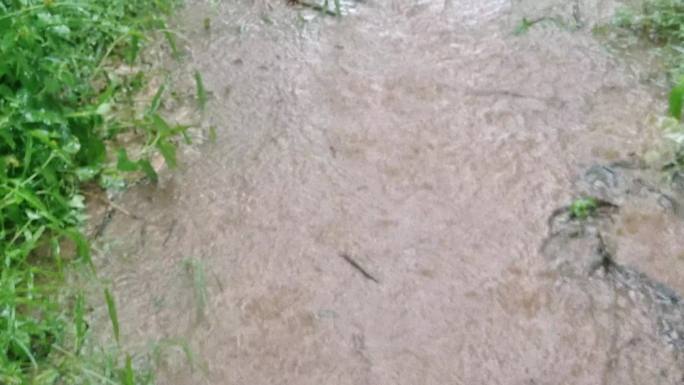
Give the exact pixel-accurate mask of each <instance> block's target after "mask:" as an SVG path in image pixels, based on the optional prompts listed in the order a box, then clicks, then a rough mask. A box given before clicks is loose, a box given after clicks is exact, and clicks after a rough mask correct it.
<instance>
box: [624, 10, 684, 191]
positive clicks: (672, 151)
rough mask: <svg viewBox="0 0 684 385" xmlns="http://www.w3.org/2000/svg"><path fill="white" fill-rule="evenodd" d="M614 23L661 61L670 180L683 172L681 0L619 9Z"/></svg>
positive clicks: (683, 18)
mask: <svg viewBox="0 0 684 385" xmlns="http://www.w3.org/2000/svg"><path fill="white" fill-rule="evenodd" d="M615 24H616V25H617V26H618V27H620V28H622V29H623V30H627V31H629V32H631V33H632V34H633V35H634V36H636V37H639V38H641V39H642V40H647V41H649V42H650V43H651V44H652V45H653V47H654V49H657V50H658V53H659V54H660V56H661V57H662V58H663V62H664V63H665V66H666V71H667V72H668V77H669V79H670V83H671V85H672V88H671V91H670V94H669V97H668V115H669V119H667V120H665V122H664V124H663V126H664V127H665V131H666V132H665V138H666V139H667V142H668V143H667V146H666V147H667V149H666V150H663V151H664V153H665V154H663V155H664V156H665V158H666V159H665V161H664V166H663V169H664V170H665V171H666V172H668V175H669V176H670V177H672V176H673V175H674V174H675V173H682V172H684V124H683V122H682V107H684V0H646V1H643V2H641V3H640V5H639V6H637V7H631V8H629V7H626V8H623V9H621V10H620V11H619V12H618V14H617V15H616V17H615Z"/></svg>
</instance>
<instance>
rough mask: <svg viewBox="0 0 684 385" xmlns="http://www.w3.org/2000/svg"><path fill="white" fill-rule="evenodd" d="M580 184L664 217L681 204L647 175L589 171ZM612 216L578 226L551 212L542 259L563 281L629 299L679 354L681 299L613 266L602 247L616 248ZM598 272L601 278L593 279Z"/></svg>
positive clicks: (683, 321) (563, 213)
mask: <svg viewBox="0 0 684 385" xmlns="http://www.w3.org/2000/svg"><path fill="white" fill-rule="evenodd" d="M580 184H581V185H582V186H584V187H585V189H586V190H585V193H587V194H589V195H590V196H600V197H601V198H603V199H611V200H613V201H615V202H620V203H621V204H634V202H639V204H641V205H644V204H645V205H646V206H647V207H651V208H655V209H657V208H658V207H659V208H662V209H664V210H665V211H666V213H669V214H678V212H679V207H680V204H679V199H681V198H680V197H677V198H675V197H674V195H670V194H671V192H669V191H667V190H666V189H665V188H661V187H659V185H658V184H657V182H654V179H653V177H652V175H649V173H648V171H647V170H643V169H640V168H626V167H621V166H613V167H607V166H593V167H591V168H590V169H589V170H588V171H587V172H586V173H585V174H584V176H583V178H582V180H581V181H580ZM678 198H679V199H678ZM613 213H616V211H615V212H613ZM613 213H610V212H603V213H601V212H597V213H596V215H594V216H593V217H590V218H587V219H585V220H578V219H573V218H572V215H571V214H570V213H569V210H568V209H559V210H556V211H555V212H554V213H553V214H552V216H551V218H550V219H549V236H548V238H547V239H546V240H545V242H544V244H543V246H542V253H543V255H545V256H546V257H547V258H548V259H549V261H550V262H551V266H552V268H553V269H555V270H557V271H558V272H560V274H561V275H562V276H564V277H566V278H571V279H574V280H576V281H577V282H578V283H582V284H583V285H588V286H591V284H590V281H591V280H592V279H594V278H596V279H598V280H600V281H605V282H607V283H609V284H610V287H613V288H614V289H615V290H616V292H619V291H626V292H627V293H629V294H630V298H631V299H632V302H633V303H635V305H636V306H639V307H642V308H643V309H644V311H645V312H646V313H647V314H649V316H650V317H651V318H652V319H653V324H654V326H655V329H656V330H657V334H658V335H659V336H660V337H661V338H662V339H664V340H665V341H666V342H667V344H668V345H669V346H671V347H673V348H674V349H676V350H678V351H684V304H683V303H682V300H681V297H680V295H679V294H678V293H677V292H676V291H675V290H673V289H672V288H670V287H668V286H667V285H665V284H663V283H662V282H659V281H658V280H657V279H653V278H651V277H649V276H648V275H646V274H644V273H642V272H640V271H639V270H637V269H635V268H633V267H630V266H626V265H622V264H620V261H616V260H615V258H614V255H615V253H614V252H611V251H609V250H608V246H607V245H608V244H613V243H616V241H615V240H613V239H609V237H610V235H611V234H613V233H614V232H613V231H612V227H614V226H615V223H616V222H615V218H613V216H612V214H613ZM597 271H602V272H603V273H604V274H600V275H599V274H594V273H596V272H597Z"/></svg>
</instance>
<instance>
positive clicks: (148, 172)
mask: <svg viewBox="0 0 684 385" xmlns="http://www.w3.org/2000/svg"><path fill="white" fill-rule="evenodd" d="M138 166H140V169H141V170H142V172H144V173H145V176H147V178H149V180H150V182H152V183H157V181H158V179H159V178H158V176H157V172H156V171H154V168H153V167H152V165H151V164H150V161H148V160H147V159H140V160H139V161H138Z"/></svg>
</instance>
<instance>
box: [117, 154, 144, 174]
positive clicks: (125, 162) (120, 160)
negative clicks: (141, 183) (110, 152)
mask: <svg viewBox="0 0 684 385" xmlns="http://www.w3.org/2000/svg"><path fill="white" fill-rule="evenodd" d="M116 168H117V169H118V170H119V171H124V172H132V171H138V170H139V169H140V167H139V166H138V163H136V162H133V161H132V160H130V159H128V154H126V149H125V148H121V149H119V153H118V157H117V162H116Z"/></svg>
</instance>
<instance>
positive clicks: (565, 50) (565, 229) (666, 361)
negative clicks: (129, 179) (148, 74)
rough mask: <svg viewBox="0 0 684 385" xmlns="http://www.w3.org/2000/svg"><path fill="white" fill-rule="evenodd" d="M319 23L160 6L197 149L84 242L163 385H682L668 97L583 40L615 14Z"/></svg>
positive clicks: (527, 1) (410, 15)
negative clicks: (660, 164) (198, 128)
mask: <svg viewBox="0 0 684 385" xmlns="http://www.w3.org/2000/svg"><path fill="white" fill-rule="evenodd" d="M329 3H330V4H329V6H330V7H329V12H322V11H321V10H320V9H316V8H317V7H312V6H307V5H302V3H301V2H297V1H295V2H288V1H274V0H237V1H230V2H217V1H208V0H189V1H187V4H186V5H185V6H184V8H182V9H181V10H180V11H179V15H178V17H177V21H176V28H177V29H178V32H177V35H178V36H179V39H178V40H177V45H178V47H177V49H178V50H179V51H182V53H183V54H184V59H183V61H182V63H181V64H180V65H179V66H178V67H179V68H177V69H175V70H174V73H173V74H172V76H171V78H170V83H173V82H177V83H181V84H182V83H184V82H185V83H188V87H191V88H192V87H195V83H194V80H193V77H192V76H188V74H194V73H195V70H197V71H198V73H200V74H202V79H203V82H201V81H199V80H200V78H199V76H198V77H197V78H196V80H198V82H197V85H198V89H201V90H200V92H199V93H198V95H200V96H201V97H199V98H200V99H202V100H204V99H206V109H205V112H204V116H205V117H206V125H207V126H208V127H212V129H211V130H208V131H209V133H210V134H209V135H206V136H207V137H208V138H209V139H211V140H208V141H206V143H203V144H196V143H195V144H192V145H190V146H183V147H182V152H181V153H180V154H179V160H180V162H179V164H180V168H179V169H176V170H168V169H164V171H162V172H160V175H159V177H158V179H159V180H158V181H157V183H139V184H137V185H135V186H134V187H132V188H131V189H130V190H129V191H128V192H127V193H125V194H124V195H123V196H122V197H121V199H119V200H117V206H116V207H117V208H116V209H114V210H112V211H110V212H109V215H108V216H107V220H106V221H105V222H103V226H101V228H99V229H98V231H97V236H98V237H97V239H96V244H97V248H96V250H97V252H96V253H94V254H95V255H94V256H93V263H94V265H95V267H96V269H97V271H98V274H99V275H100V276H102V277H108V278H109V279H110V281H111V282H110V286H109V287H111V293H113V295H114V296H115V297H116V302H117V305H118V306H117V310H118V322H116V323H115V324H116V328H120V332H118V334H119V335H120V340H121V343H120V344H121V346H122V347H125V350H126V351H129V352H144V351H149V349H150V344H154V345H153V346H156V347H157V348H158V347H159V346H162V345H164V344H165V346H166V347H167V348H165V349H153V350H155V351H156V352H157V353H158V354H156V356H155V357H154V358H156V362H157V364H158V366H159V370H158V379H157V382H158V383H159V384H170V385H181V384H212V385H219V384H221V385H223V384H226V385H228V384H350V385H351V384H354V385H358V384H373V385H376V384H378V385H379V384H407V385H408V384H464V385H471V384H492V385H493V384H502V385H504V384H505V385H511V384H514V385H517V384H520V385H533V384H536V385H541V384H577V385H590V384H621V385H622V384H635V385H636V384H682V383H684V357H683V356H682V355H683V354H684V342H683V341H684V340H683V339H682V336H681V335H680V333H684V324H683V323H682V305H681V303H680V302H679V301H680V299H679V298H680V297H679V295H681V294H683V293H684V279H683V278H682V277H683V274H684V273H683V272H684V269H683V267H684V260H683V259H682V255H683V254H682V252H684V250H683V249H682V246H681V234H684V226H683V225H682V219H681V211H680V210H679V209H678V207H679V202H680V200H679V199H680V196H679V195H678V194H681V191H677V190H676V189H675V188H673V187H672V186H669V185H667V186H665V185H661V184H662V183H661V182H662V181H661V178H660V177H659V174H657V173H654V172H649V171H648V170H647V167H645V166H643V165H642V162H640V159H641V158H642V155H644V154H647V153H649V151H650V150H651V149H653V148H657V145H658V143H660V141H661V132H660V128H659V127H658V125H657V124H656V120H657V119H656V118H657V117H658V116H659V115H660V114H662V113H664V108H663V106H664V104H665V91H666V89H665V87H663V86H662V84H661V83H660V82H659V81H658V80H657V79H655V78H657V77H658V75H657V74H656V73H657V72H658V71H654V70H653V68H654V67H651V64H652V63H651V62H650V61H649V60H651V59H652V57H650V56H649V55H647V54H646V53H645V52H646V51H639V50H638V48H632V49H628V50H624V51H623V52H620V53H615V52H613V50H611V49H610V48H609V45H607V44H606V43H605V42H601V41H599V40H598V39H597V38H596V36H595V34H594V33H593V32H597V31H598V32H600V31H599V30H600V28H595V27H599V26H602V25H606V24H607V23H610V22H611V20H612V18H613V17H614V15H615V14H616V10H617V9H618V7H619V6H620V5H621V4H620V3H619V2H614V1H610V0H578V1H557V0H516V1H509V0H472V1H456V0H427V1H414V0H386V1H379V0H377V1H376V0H365V1H351V0H349V1H342V2H341V3H340V2H335V1H330V2H329ZM319 8H320V7H319ZM336 8H337V9H336ZM338 11H340V12H341V13H342V14H343V16H342V17H337V16H335V14H336V13H337V12H338ZM521 20H522V23H521ZM516 28H517V29H516ZM174 51H175V49H174ZM662 72H664V71H661V73H662ZM654 79H655V80H654ZM202 104H204V102H203V103H202ZM158 107H159V108H160V109H161V110H164V111H167V112H169V113H171V114H173V113H175V114H181V115H182V114H183V108H182V106H177V105H175V104H174V101H173V100H167V101H165V102H161V103H160V104H159V106H158ZM680 108H681V107H680ZM152 119H153V120H154V118H152ZM214 133H215V135H214ZM159 150H160V151H161V152H162V154H163V155H168V151H167V150H168V149H166V148H165V147H164V146H161V147H160V148H159ZM152 160H154V159H152ZM166 160H167V164H168V163H169V160H170V159H169V157H168V156H167V159H166ZM124 164H126V163H125V162H124ZM151 166H152V167H153V168H155V169H157V167H155V163H154V161H152V162H151ZM140 168H141V170H142V171H144V169H145V167H143V166H140ZM582 194H587V195H592V196H596V197H597V199H587V200H579V201H575V204H573V205H571V206H570V207H569V209H568V210H566V211H557V208H558V207H563V206H565V205H570V204H571V202H573V200H574V199H575V198H576V197H577V196H579V195H582ZM552 213H554V214H553V215H552ZM550 216H551V219H550V220H549V217H550ZM107 298H110V296H108V297H107ZM108 302H111V301H104V300H103V301H102V305H101V306H95V308H94V310H93V312H92V313H91V314H90V318H89V319H90V321H91V322H90V324H91V325H92V329H93V330H94V331H95V333H94V335H97V336H104V335H109V334H110V333H111V332H110V330H111V327H112V325H111V322H110V318H111V313H112V306H111V303H108ZM107 305H109V306H107ZM136 357H138V356H136ZM136 362H137V361H135V362H134V364H136Z"/></svg>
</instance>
